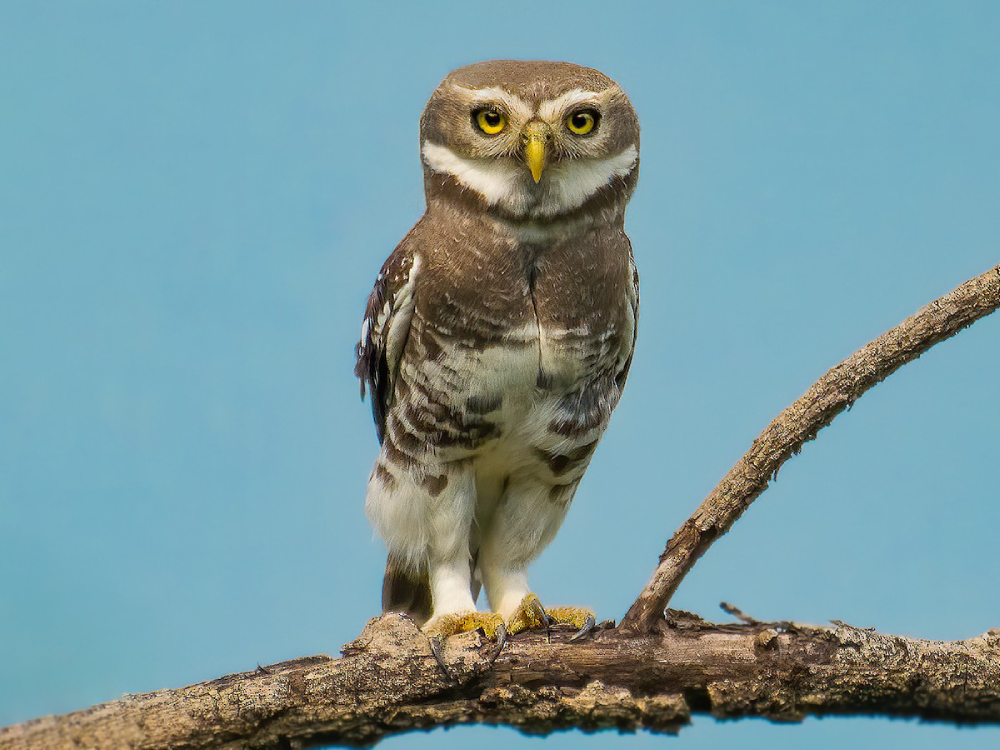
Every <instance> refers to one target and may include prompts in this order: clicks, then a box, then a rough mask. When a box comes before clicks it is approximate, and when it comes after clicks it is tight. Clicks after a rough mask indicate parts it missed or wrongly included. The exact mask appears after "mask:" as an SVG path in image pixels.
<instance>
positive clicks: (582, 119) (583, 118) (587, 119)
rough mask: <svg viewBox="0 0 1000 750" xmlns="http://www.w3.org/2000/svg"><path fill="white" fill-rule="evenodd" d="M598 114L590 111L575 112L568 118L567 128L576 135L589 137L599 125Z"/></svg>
mask: <svg viewBox="0 0 1000 750" xmlns="http://www.w3.org/2000/svg"><path fill="white" fill-rule="evenodd" d="M597 117H598V115H597V113H596V112H593V111H591V110H589V109H584V110H581V111H579V112H574V113H573V114H571V115H570V116H569V117H567V118H566V127H567V128H569V132H571V133H575V134H576V135H587V133H589V132H590V131H591V130H593V129H594V127H595V126H596V125H597Z"/></svg>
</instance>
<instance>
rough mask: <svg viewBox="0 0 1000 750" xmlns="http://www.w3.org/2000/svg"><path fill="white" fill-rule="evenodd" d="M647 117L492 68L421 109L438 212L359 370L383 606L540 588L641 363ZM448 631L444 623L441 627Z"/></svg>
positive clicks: (388, 298)
mask: <svg viewBox="0 0 1000 750" xmlns="http://www.w3.org/2000/svg"><path fill="white" fill-rule="evenodd" d="M638 135H639V133H638V120H637V119H636V117H635V113H634V111H633V110H632V108H631V105H630V104H629V102H628V99H627V97H626V96H625V94H624V92H622V90H621V89H620V88H619V87H618V86H617V84H615V83H614V82H613V81H611V79H609V78H607V77H606V76H605V75H603V74H602V73H600V72H598V71H595V70H592V69H589V68H582V67H579V66H576V65H571V64H569V63H546V62H521V61H493V62H488V63H480V64H477V65H472V66H468V67H466V68H461V69H459V70H457V71H454V72H453V73H451V74H450V75H449V76H448V77H447V78H446V79H445V80H444V81H443V82H442V83H441V85H440V86H439V87H438V89H437V90H436V91H435V92H434V94H433V95H432V96H431V99H430V101H429V102H428V105H427V108H426V109H425V111H424V114H423V116H422V117H421V151H422V156H423V161H424V177H425V189H426V194H427V205H428V208H427V213H426V214H425V215H424V216H423V218H421V220H420V221H419V222H418V223H417V225H416V226H415V227H414V228H413V229H412V230H411V231H410V233H409V234H408V235H407V236H406V238H405V239H404V240H403V241H402V242H401V243H400V245H399V247H397V248H396V250H395V251H394V252H393V253H392V255H391V256H390V257H389V259H388V260H387V261H386V263H385V265H384V266H383V268H382V272H381V273H380V274H379V277H378V279H377V281H376V285H375V289H374V291H373V292H372V294H371V297H370V298H369V301H368V307H367V311H366V315H365V323H364V326H363V329H362V339H361V343H360V344H359V346H358V365H357V374H358V376H359V377H360V378H361V380H362V395H364V392H365V386H366V384H367V387H368V389H369V391H370V394H371V400H372V411H373V416H374V418H375V423H376V430H377V433H378V436H379V439H380V441H381V443H382V450H381V453H380V455H379V458H378V461H377V462H376V465H375V469H374V470H373V472H372V476H371V479H370V481H369V488H368V498H367V501H366V509H367V511H368V514H369V517H370V518H371V519H372V521H373V523H374V524H375V526H376V529H377V530H378V531H379V532H380V533H381V535H382V536H383V538H385V539H386V541H387V543H388V545H389V562H388V564H387V567H386V576H385V582H384V585H383V607H384V609H386V610H397V611H406V612H409V613H410V614H411V615H412V616H413V617H414V618H415V619H417V620H418V621H419V622H424V621H426V620H427V619H428V618H432V619H433V620H435V621H438V620H440V618H442V617H446V616H452V615H456V614H457V613H461V612H464V611H467V610H472V609H474V607H475V605H474V601H475V598H476V596H477V595H478V592H479V587H480V583H481V584H482V585H484V586H485V588H486V593H487V596H488V598H489V603H490V607H491V608H492V609H493V610H494V611H496V612H499V613H500V614H501V615H502V616H503V617H505V618H506V617H510V616H511V613H512V612H513V611H514V609H515V608H516V607H517V605H518V604H519V603H520V602H521V600H522V599H523V598H524V597H525V595H526V594H527V593H528V587H527V573H526V570H527V565H528V563H529V562H530V561H531V560H532V559H534V557H535V556H537V554H538V553H539V552H540V551H541V550H542V549H543V548H544V547H545V546H546V545H547V544H548V542H549V541H551V539H552V537H553V536H554V535H555V533H556V530H557V529H558V527H559V525H560V523H561V522H562V519H563V517H564V516H565V513H566V511H567V509H568V507H569V504H570V502H571V500H572V497H573V494H574V492H575V490H576V486H577V484H578V482H579V480H580V478H581V477H582V475H583V472H584V471H585V469H586V467H587V465H588V463H589V462H590V459H591V456H592V455H593V452H594V450H595V448H596V447H597V443H598V441H599V440H600V437H601V435H602V434H603V432H604V429H605V428H606V427H607V423H608V420H609V418H610V416H611V412H612V410H613V409H614V407H615V405H616V404H617V403H618V399H619V397H620V395H621V389H622V388H623V387H624V384H625V379H626V377H627V374H628V370H629V367H630V364H631V360H632V352H633V348H634V345H635V334H636V324H637V319H638V276H637V274H636V271H635V265H634V262H633V259H632V251H631V247H630V245H629V241H628V238H627V237H626V236H625V233H624V228H623V226H624V210H625V205H626V203H627V202H628V199H629V198H630V197H631V194H632V191H633V190H634V188H635V183H636V179H637V176H638ZM432 624H433V623H432Z"/></svg>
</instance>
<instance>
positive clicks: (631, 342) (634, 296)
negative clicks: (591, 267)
mask: <svg viewBox="0 0 1000 750" xmlns="http://www.w3.org/2000/svg"><path fill="white" fill-rule="evenodd" d="M627 241H628V240H627V239H626V242H627ZM628 267H629V271H630V272H631V278H630V279H629V284H628V286H627V287H626V288H625V294H626V296H627V298H628V300H627V301H628V310H629V311H630V312H631V322H632V331H631V335H630V336H627V337H626V339H625V342H624V345H623V346H622V352H621V354H620V355H619V359H620V365H619V367H618V369H617V372H616V373H615V381H616V382H617V383H618V387H619V388H624V387H625V380H626V379H627V378H628V371H629V369H630V368H631V367H632V355H633V354H635V340H636V337H637V336H638V334H639V269H638V268H636V266H635V258H634V257H632V246H631V243H630V244H629V249H628Z"/></svg>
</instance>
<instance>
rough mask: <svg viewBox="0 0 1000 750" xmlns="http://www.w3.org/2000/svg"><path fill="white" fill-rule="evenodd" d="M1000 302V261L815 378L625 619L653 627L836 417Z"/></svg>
mask: <svg viewBox="0 0 1000 750" xmlns="http://www.w3.org/2000/svg"><path fill="white" fill-rule="evenodd" d="M998 307H1000V266H995V267H994V268H991V269H990V270H989V271H987V272H986V273H984V274H982V275H980V276H977V277H976V278H974V279H970V280H969V281H966V282H965V283H964V284H961V285H960V286H958V287H957V288H955V289H954V290H952V291H951V292H949V293H948V294H946V295H945V296H943V297H941V298H939V299H937V300H935V301H933V302H931V303H930V304H929V305H925V306H924V307H922V308H921V309H920V310H918V311H917V312H916V313H915V314H914V315H912V316H910V317H909V318H907V319H906V320H904V321H903V322H902V323H900V324H899V325H898V326H896V327H895V328H893V329H891V330H889V331H886V332H885V333H883V334H882V335H881V336H879V337H878V338H877V339H875V340H874V341H872V342H871V343H869V344H868V345H867V346H865V347H864V348H862V349H859V350H858V351H856V352H855V353H854V354H852V355H851V356H850V357H848V358H847V359H845V360H844V361H843V362H841V363H840V364H839V365H837V366H836V367H834V368H833V369H831V370H830V371H829V372H827V373H826V375H824V376H823V377H822V378H820V379H819V380H817V381H816V382H815V383H814V384H813V385H812V387H810V388H809V390H808V391H806V392H805V394H804V395H802V396H801V397H800V398H799V399H798V400H796V401H795V403H793V404H792V405H791V406H789V407H788V408H787V409H785V410H784V411H783V412H781V414H779V415H778V416H777V417H775V418H774V420H773V421H772V422H771V424H769V425H768V426H767V428H766V429H765V430H764V431H763V432H762V433H761V434H760V436H759V437H758V438H757V439H756V440H754V442H753V445H751V446H750V450H748V451H747V452H746V454H745V455H744V456H743V457H742V458H741V459H740V460H739V461H738V462H737V463H736V465H735V466H733V468H732V469H730V470H729V473H728V474H726V476H725V477H724V478H723V479H722V481H721V482H719V484H718V485H716V487H715V489H713V490H712V492H711V493H710V494H709V495H708V497H707V498H705V500H704V501H703V502H702V504H701V505H700V506H698V509H697V510H696V511H695V512H694V515H692V516H691V518H689V519H688V520H687V521H685V522H684V525H683V526H681V527H680V528H679V529H678V530H677V531H675V532H674V535H673V536H672V537H671V538H670V541H669V542H668V543H667V547H666V549H665V550H664V551H663V554H661V555H660V562H659V564H658V565H657V566H656V570H655V571H654V572H653V575H652V577H651V578H650V579H649V583H647V584H646V587H645V588H644V589H643V591H642V593H641V594H639V597H638V598H637V599H636V600H635V602H634V603H633V604H632V606H631V607H630V608H629V611H628V612H627V613H626V614H625V617H624V618H623V619H622V622H621V627H622V628H624V629H626V630H635V631H641V630H648V629H649V628H652V627H654V626H655V624H656V623H657V621H658V620H659V619H660V618H661V617H662V615H663V610H664V608H665V607H666V606H667V604H668V603H669V601H670V597H671V596H673V594H674V592H675V591H676V590H677V587H678V586H679V585H680V583H681V581H682V580H684V576H686V575H687V573H688V571H690V570H691V568H692V567H693V566H694V564H695V563H696V562H697V561H698V559H699V558H700V557H701V556H702V555H703V554H705V552H706V551H707V550H708V548H709V547H711V546H712V544H713V542H715V540H716V539H718V538H719V537H720V536H722V535H723V534H725V533H726V532H727V531H729V529H730V527H731V526H732V525H733V524H734V523H735V522H736V521H737V519H739V517H740V516H742V515H743V513H744V511H746V509H747V508H748V507H750V503H752V502H753V501H754V500H756V499H757V497H759V496H760V494H761V493H762V492H763V491H764V490H766V489H767V486H768V484H770V482H771V480H772V479H774V477H775V476H777V473H778V469H779V468H781V465H782V464H783V463H785V461H787V460H788V459H789V458H791V457H792V456H793V455H795V454H797V453H798V452H799V451H800V450H802V446H803V445H804V444H805V443H806V442H807V441H809V440H812V439H813V438H815V437H816V434H817V433H818V432H819V431H820V430H821V429H823V428H824V427H826V426H827V425H828V424H830V423H831V422H832V421H833V420H834V418H835V417H836V416H837V415H838V414H840V413H841V412H842V411H844V410H845V409H848V408H850V406H851V405H852V404H853V403H854V402H855V401H857V400H858V399H859V398H861V396H862V394H864V393H865V391H867V390H868V389H870V388H872V387H873V386H875V385H877V384H878V383H881V382H882V381H883V380H885V379H886V378H887V377H889V375H891V374H892V373H894V372H895V371H896V370H898V369H899V368H900V367H902V366H903V365H905V364H906V363H907V362H912V361H913V360H915V359H916V358H917V357H919V356H920V355H921V354H923V353H924V352H926V351H927V350H928V349H930V348H931V347H932V346H934V344H937V343H939V342H941V341H944V340H945V339H947V338H950V337H951V336H954V335H955V334H956V333H958V332H959V331H961V330H962V329H964V328H966V327H968V326H970V325H972V324H973V323H975V322H976V321H977V320H979V319H980V318H982V317H984V316H986V315H989V314H990V313H991V312H993V311H994V310H996V309H997V308H998Z"/></svg>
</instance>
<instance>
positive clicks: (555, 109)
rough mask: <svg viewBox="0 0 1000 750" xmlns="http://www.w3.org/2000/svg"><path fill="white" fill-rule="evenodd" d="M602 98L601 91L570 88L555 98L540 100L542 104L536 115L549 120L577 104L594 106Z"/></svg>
mask: <svg viewBox="0 0 1000 750" xmlns="http://www.w3.org/2000/svg"><path fill="white" fill-rule="evenodd" d="M603 99H604V96H603V94H602V92H598V91H587V90H585V89H571V90H569V91H567V92H566V93H565V94H561V95H560V96H557V97H556V98H555V99H550V100H549V101H547V102H542V106H541V107H539V109H538V116H539V117H541V118H542V119H543V120H548V121H550V122H551V121H552V120H553V119H555V118H556V117H558V116H559V115H561V114H562V113H563V112H565V111H566V110H567V109H569V108H570V107H573V106H575V105H577V104H593V105H595V106H596V105H598V104H600V103H601V102H602V101H603Z"/></svg>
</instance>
